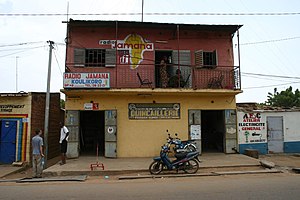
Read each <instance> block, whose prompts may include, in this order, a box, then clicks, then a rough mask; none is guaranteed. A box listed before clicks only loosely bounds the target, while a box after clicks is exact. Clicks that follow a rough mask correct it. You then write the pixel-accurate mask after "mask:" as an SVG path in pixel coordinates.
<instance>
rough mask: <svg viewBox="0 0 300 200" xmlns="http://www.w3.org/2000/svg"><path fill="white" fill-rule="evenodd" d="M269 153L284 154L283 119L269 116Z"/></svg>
mask: <svg viewBox="0 0 300 200" xmlns="http://www.w3.org/2000/svg"><path fill="white" fill-rule="evenodd" d="M267 125H268V134H267V135H268V152H269V153H283V141H284V138H283V117H282V116H268V117H267Z"/></svg>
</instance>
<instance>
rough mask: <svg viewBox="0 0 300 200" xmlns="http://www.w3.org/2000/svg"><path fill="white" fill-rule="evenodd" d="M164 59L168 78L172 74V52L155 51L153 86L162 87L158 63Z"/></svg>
mask: <svg viewBox="0 0 300 200" xmlns="http://www.w3.org/2000/svg"><path fill="white" fill-rule="evenodd" d="M164 57H167V73H168V75H169V76H170V75H171V73H172V69H171V67H172V66H171V64H172V51H155V86H156V87H162V84H161V82H162V81H161V79H160V70H159V69H160V62H161V61H162V59H163V58H164Z"/></svg>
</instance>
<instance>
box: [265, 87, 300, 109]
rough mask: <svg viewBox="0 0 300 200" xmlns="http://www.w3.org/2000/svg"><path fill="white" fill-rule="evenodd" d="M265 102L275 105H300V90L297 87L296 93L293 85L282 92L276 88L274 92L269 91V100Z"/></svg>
mask: <svg viewBox="0 0 300 200" xmlns="http://www.w3.org/2000/svg"><path fill="white" fill-rule="evenodd" d="M265 104H266V105H269V106H274V107H300V92H299V90H298V89H297V90H296V91H295V93H294V92H293V88H292V87H291V86H290V87H289V88H288V89H286V90H285V91H281V92H278V91H277V88H274V93H273V94H272V93H270V92H269V93H268V100H267V101H266V102H265Z"/></svg>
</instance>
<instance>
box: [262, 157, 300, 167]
mask: <svg viewBox="0 0 300 200" xmlns="http://www.w3.org/2000/svg"><path fill="white" fill-rule="evenodd" d="M259 159H260V160H266V161H269V162H273V163H274V164H275V166H276V168H281V169H286V170H292V169H293V168H300V154H267V155H259Z"/></svg>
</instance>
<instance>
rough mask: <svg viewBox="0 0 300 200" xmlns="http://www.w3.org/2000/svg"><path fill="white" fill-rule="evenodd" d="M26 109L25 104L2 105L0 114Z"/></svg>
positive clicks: (0, 105)
mask: <svg viewBox="0 0 300 200" xmlns="http://www.w3.org/2000/svg"><path fill="white" fill-rule="evenodd" d="M24 107H25V104H17V105H14V104H9V105H6V104H4V105H3V104H0V112H13V110H15V109H23V108H24Z"/></svg>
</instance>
